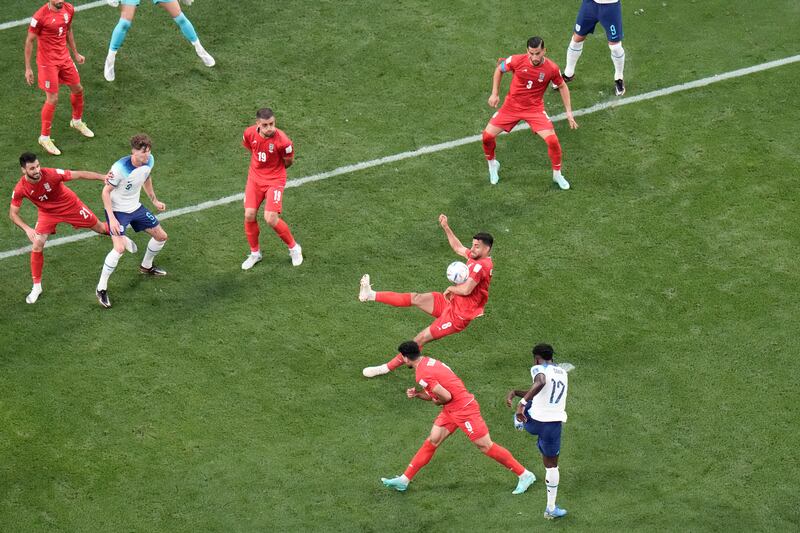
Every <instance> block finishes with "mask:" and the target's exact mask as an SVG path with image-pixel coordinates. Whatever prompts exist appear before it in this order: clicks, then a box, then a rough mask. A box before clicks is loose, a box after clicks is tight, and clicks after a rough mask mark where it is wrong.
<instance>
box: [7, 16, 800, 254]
mask: <svg viewBox="0 0 800 533" xmlns="http://www.w3.org/2000/svg"><path fill="white" fill-rule="evenodd" d="M87 5H88V4H87ZM797 62H800V55H794V56H789V57H785V58H783V59H777V60H775V61H768V62H767V63H761V64H759V65H754V66H752V67H747V68H741V69H738V70H732V71H730V72H725V73H723V74H717V75H715V76H709V77H707V78H702V79H699V80H695V81H690V82H688V83H681V84H680V85H673V86H672V87H666V88H664V89H658V90H655V91H650V92H648V93H643V94H638V95H636V96H629V97H626V98H619V99H616V100H611V101H608V102H602V103H599V104H595V105H593V106H590V107H585V108H583V109H578V110H576V111H574V112H573V114H574V115H575V116H576V117H579V116H582V115H589V114H591V113H596V112H598V111H603V110H605V109H611V108H615V107H621V106H624V105H628V104H633V103H636V102H643V101H645V100H652V99H654V98H659V97H661V96H667V95H670V94H675V93H678V92H682V91H688V90H690V89H696V88H698V87H705V86H706V85H711V84H712V83H717V82H720V81H725V80H729V79H732V78H738V77H741V76H747V75H749V74H754V73H756V72H762V71H765V70H769V69H772V68H776V67H780V66H783V65H788V64H791V63H797ZM565 118H566V115H564V113H561V114H560V115H557V116H555V117H553V118H552V119H551V120H552V121H553V122H557V121H561V120H564V119H565ZM527 128H528V126H527V124H523V125H521V126H517V127H515V128H514V129H513V130H512V131H520V130H524V129H527ZM480 140H481V135H470V136H469V137H463V138H461V139H455V140H453V141H447V142H443V143H439V144H432V145H429V146H423V147H422V148H418V149H416V150H411V151H408V152H401V153H399V154H394V155H390V156H386V157H381V158H379V159H372V160H370V161H362V162H361V163H356V164H354V165H347V166H343V167H339V168H335V169H333V170H329V171H327V172H322V173H320V174H314V175H312V176H306V177H304V178H298V179H293V180H289V181H288V182H287V183H286V187H300V186H301V185H305V184H306V183H313V182H315V181H321V180H326V179H328V178H332V177H334V176H340V175H342V174H349V173H351V172H356V171H359V170H364V169H367V168H372V167H378V166H381V165H385V164H387V163H394V162H396V161H402V160H404V159H411V158H412V157H419V156H421V155H425V154H432V153H435V152H441V151H443V150H449V149H451V148H456V147H458V146H462V145H465V144H470V143H474V142H478V141H480ZM243 199H244V194H243V193H239V194H234V195H231V196H226V197H224V198H219V199H218V200H210V201H208V202H202V203H200V204H196V205H190V206H187V207H182V208H180V209H175V210H172V211H167V212H166V213H163V214H161V215H159V218H160V219H162V220H165V219H168V218H172V217H177V216H180V215H185V214H187V213H196V212H197V211H204V210H206V209H210V208H212V207H217V206H220V205H225V204H230V203H233V202H240V201H242V200H243ZM94 235H96V234H95V233H94V232H84V233H77V234H75V235H70V236H68V237H59V238H57V239H53V240H51V241H47V245H46V246H47V247H48V248H49V247H51V246H58V245H61V244H67V243H70V242H76V241H82V240H84V239H88V238H90V237H93V236H94ZM30 251H31V247H30V245H29V246H25V247H22V248H17V249H16V250H8V251H5V252H0V260H2V259H7V258H9V257H15V256H18V255H23V254H25V253H27V252H30Z"/></svg>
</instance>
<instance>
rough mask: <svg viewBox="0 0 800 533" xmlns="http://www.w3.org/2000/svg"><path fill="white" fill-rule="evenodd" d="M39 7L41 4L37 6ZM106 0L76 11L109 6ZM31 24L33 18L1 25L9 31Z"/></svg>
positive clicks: (0, 28) (78, 8) (81, 7)
mask: <svg viewBox="0 0 800 533" xmlns="http://www.w3.org/2000/svg"><path fill="white" fill-rule="evenodd" d="M37 5H39V4H37ZM107 5H108V2H106V0H97V1H96V2H89V3H88V4H81V5H79V6H75V11H83V10H85V9H92V8H93V7H100V6H107ZM30 23H31V18H30V17H28V18H24V19H19V20H12V21H10V22H3V23H2V24H0V30H7V29H9V28H16V27H17V26H27V25H28V24H30Z"/></svg>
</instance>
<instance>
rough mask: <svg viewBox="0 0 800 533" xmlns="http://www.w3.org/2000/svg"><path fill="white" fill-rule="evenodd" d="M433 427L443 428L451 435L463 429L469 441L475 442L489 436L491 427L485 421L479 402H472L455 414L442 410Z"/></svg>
mask: <svg viewBox="0 0 800 533" xmlns="http://www.w3.org/2000/svg"><path fill="white" fill-rule="evenodd" d="M433 425H434V426H439V427H443V428H445V429H446V430H447V431H449V432H450V433H452V432H454V431H455V430H456V428H461V431H463V432H464V433H466V435H467V437H469V440H473V441H474V440H478V439H479V438H481V437H484V436H486V435H488V434H489V427H488V426H487V425H486V422H484V421H483V417H482V416H481V408H480V406H479V405H478V400H472V403H471V404H469V405H467V406H466V407H464V408H463V409H459V410H458V411H456V412H453V413H448V412H446V411H444V410H442V412H441V413H439V416H437V417H436V420H434V421H433Z"/></svg>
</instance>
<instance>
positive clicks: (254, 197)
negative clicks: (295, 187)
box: [244, 179, 283, 213]
mask: <svg viewBox="0 0 800 533" xmlns="http://www.w3.org/2000/svg"><path fill="white" fill-rule="evenodd" d="M264 200H266V201H267V203H266V205H265V206H264V211H273V212H275V213H280V212H281V210H282V209H283V186H276V185H259V184H258V183H256V182H255V181H254V180H251V179H248V180H247V185H245V187H244V207H245V208H246V209H258V208H259V207H261V203H262V202H263V201H264Z"/></svg>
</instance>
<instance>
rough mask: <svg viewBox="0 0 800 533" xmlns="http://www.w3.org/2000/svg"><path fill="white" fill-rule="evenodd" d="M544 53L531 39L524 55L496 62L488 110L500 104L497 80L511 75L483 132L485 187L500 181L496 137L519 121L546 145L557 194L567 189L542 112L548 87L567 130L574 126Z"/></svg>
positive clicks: (557, 146) (562, 87)
mask: <svg viewBox="0 0 800 533" xmlns="http://www.w3.org/2000/svg"><path fill="white" fill-rule="evenodd" d="M546 52H547V49H546V48H545V47H544V40H543V39H542V38H541V37H531V38H530V39H528V43H527V53H525V54H517V55H511V56H508V57H507V58H505V59H500V60H499V62H498V65H497V68H496V69H495V70H494V75H493V76H492V94H491V96H489V106H490V107H497V105H498V104H499V103H500V96H499V91H500V80H501V78H502V77H503V74H505V73H506V72H512V73H513V77H512V78H511V86H510V88H509V90H508V95H507V96H506V99H505V101H504V102H503V105H502V106H501V107H500V109H499V110H498V111H497V112H496V113H495V114H494V115H492V118H491V119H490V120H489V123H488V124H487V125H486V128H485V129H484V130H483V153H484V154H486V161H488V163H489V183H491V184H492V185H496V184H497V182H498V181H500V174H499V171H500V163H499V162H498V161H497V159H496V158H495V153H494V152H495V148H496V147H497V136H498V135H499V134H500V132H501V131H505V132H509V131H511V130H512V129H513V128H514V126H516V125H517V123H519V121H521V120H524V121H525V122H527V123H528V125H529V126H530V128H531V131H532V132H534V133H535V134H536V135H538V136H539V137H541V138H542V139H543V140H544V142H545V143H547V155H548V156H550V163H551V165H552V168H553V181H554V182H555V183H556V184H557V185H558V187H559V188H560V189H561V190H564V191H566V190H567V189H569V182H568V181H567V179H566V178H565V177H564V176H563V175H562V174H561V155H562V154H561V143H560V142H559V141H558V135H556V131H555V129H553V123H552V122H550V118H549V117H548V116H547V112H546V111H545V109H544V101H543V100H542V96H543V95H544V93H545V91H547V87H548V86H549V85H550V84H551V83H552V84H553V86H554V87H556V88H557V89H558V92H559V94H560V95H561V100H562V102H564V110H565V111H566V113H567V121H568V122H569V127H570V128H571V129H576V128H577V127H578V123H577V122H575V118H574V117H573V116H572V104H571V102H570V96H569V88H568V87H567V84H566V83H564V79H563V78H562V77H561V72H560V71H559V70H558V65H556V64H555V63H553V62H552V61H550V60H549V59H547V58H546V57H545V54H546Z"/></svg>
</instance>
